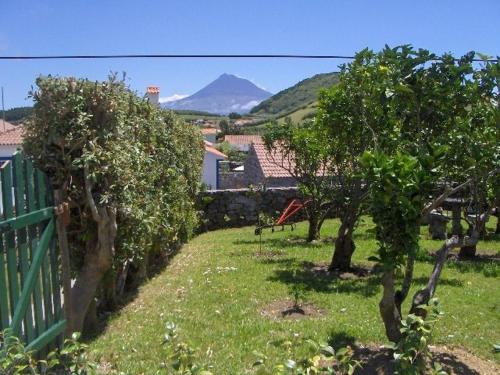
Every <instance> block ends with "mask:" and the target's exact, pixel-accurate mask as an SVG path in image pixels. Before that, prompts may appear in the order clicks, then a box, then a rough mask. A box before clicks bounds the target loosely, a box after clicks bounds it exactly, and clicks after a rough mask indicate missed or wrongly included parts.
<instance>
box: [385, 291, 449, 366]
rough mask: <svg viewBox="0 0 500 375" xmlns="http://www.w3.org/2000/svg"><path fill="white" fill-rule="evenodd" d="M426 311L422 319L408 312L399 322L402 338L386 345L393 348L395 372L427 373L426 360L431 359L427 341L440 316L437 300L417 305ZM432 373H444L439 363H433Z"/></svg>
mask: <svg viewBox="0 0 500 375" xmlns="http://www.w3.org/2000/svg"><path fill="white" fill-rule="evenodd" d="M419 308H421V309H424V310H426V311H427V317H426V318H425V319H423V318H422V317H420V316H417V315H415V314H408V316H407V317H406V319H405V320H403V321H402V322H401V325H402V328H401V333H402V334H403V338H402V339H401V340H400V341H399V342H398V343H392V344H391V345H390V346H387V347H388V348H390V349H393V350H394V354H393V356H394V359H395V360H396V365H397V374H401V375H406V374H415V375H417V374H422V373H427V360H428V359H431V353H430V350H429V343H430V341H431V338H432V336H431V335H432V329H433V327H434V324H435V323H436V322H437V321H438V320H439V318H440V317H441V316H442V313H441V310H440V307H439V301H438V300H437V299H435V298H434V299H432V300H431V301H430V302H429V304H428V305H423V306H419ZM433 367H434V368H433V373H435V374H446V372H444V370H443V369H442V367H441V365H440V364H438V363H434V366H433Z"/></svg>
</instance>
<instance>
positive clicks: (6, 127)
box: [0, 119, 17, 133]
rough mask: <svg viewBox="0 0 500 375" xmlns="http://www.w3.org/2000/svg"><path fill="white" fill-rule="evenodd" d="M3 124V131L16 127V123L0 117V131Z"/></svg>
mask: <svg viewBox="0 0 500 375" xmlns="http://www.w3.org/2000/svg"><path fill="white" fill-rule="evenodd" d="M4 124H5V131H7V130H12V129H15V128H17V125H13V124H11V123H10V122H8V121H3V120H2V119H0V133H1V132H3V131H4Z"/></svg>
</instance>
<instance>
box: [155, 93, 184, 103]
mask: <svg viewBox="0 0 500 375" xmlns="http://www.w3.org/2000/svg"><path fill="white" fill-rule="evenodd" d="M188 96H189V95H184V94H174V95H172V96H166V97H163V98H160V100H159V101H160V103H170V102H175V101H176V100H181V99H184V98H187V97H188Z"/></svg>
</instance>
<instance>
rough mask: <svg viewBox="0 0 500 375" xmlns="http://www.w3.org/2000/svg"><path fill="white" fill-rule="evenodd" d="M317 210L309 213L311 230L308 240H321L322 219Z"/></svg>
mask: <svg viewBox="0 0 500 375" xmlns="http://www.w3.org/2000/svg"><path fill="white" fill-rule="evenodd" d="M318 216H319V215H317V214H316V213H315V212H313V213H311V214H309V231H308V234H307V242H312V241H316V240H319V238H320V230H321V226H320V223H321V220H320V218H319V217H318Z"/></svg>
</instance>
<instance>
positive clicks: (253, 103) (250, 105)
mask: <svg viewBox="0 0 500 375" xmlns="http://www.w3.org/2000/svg"><path fill="white" fill-rule="evenodd" d="M259 103H260V100H250V101H249V102H248V103H247V104H243V105H242V106H241V109H244V110H248V109H252V108H253V107H255V106H256V105H257V104H259Z"/></svg>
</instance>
